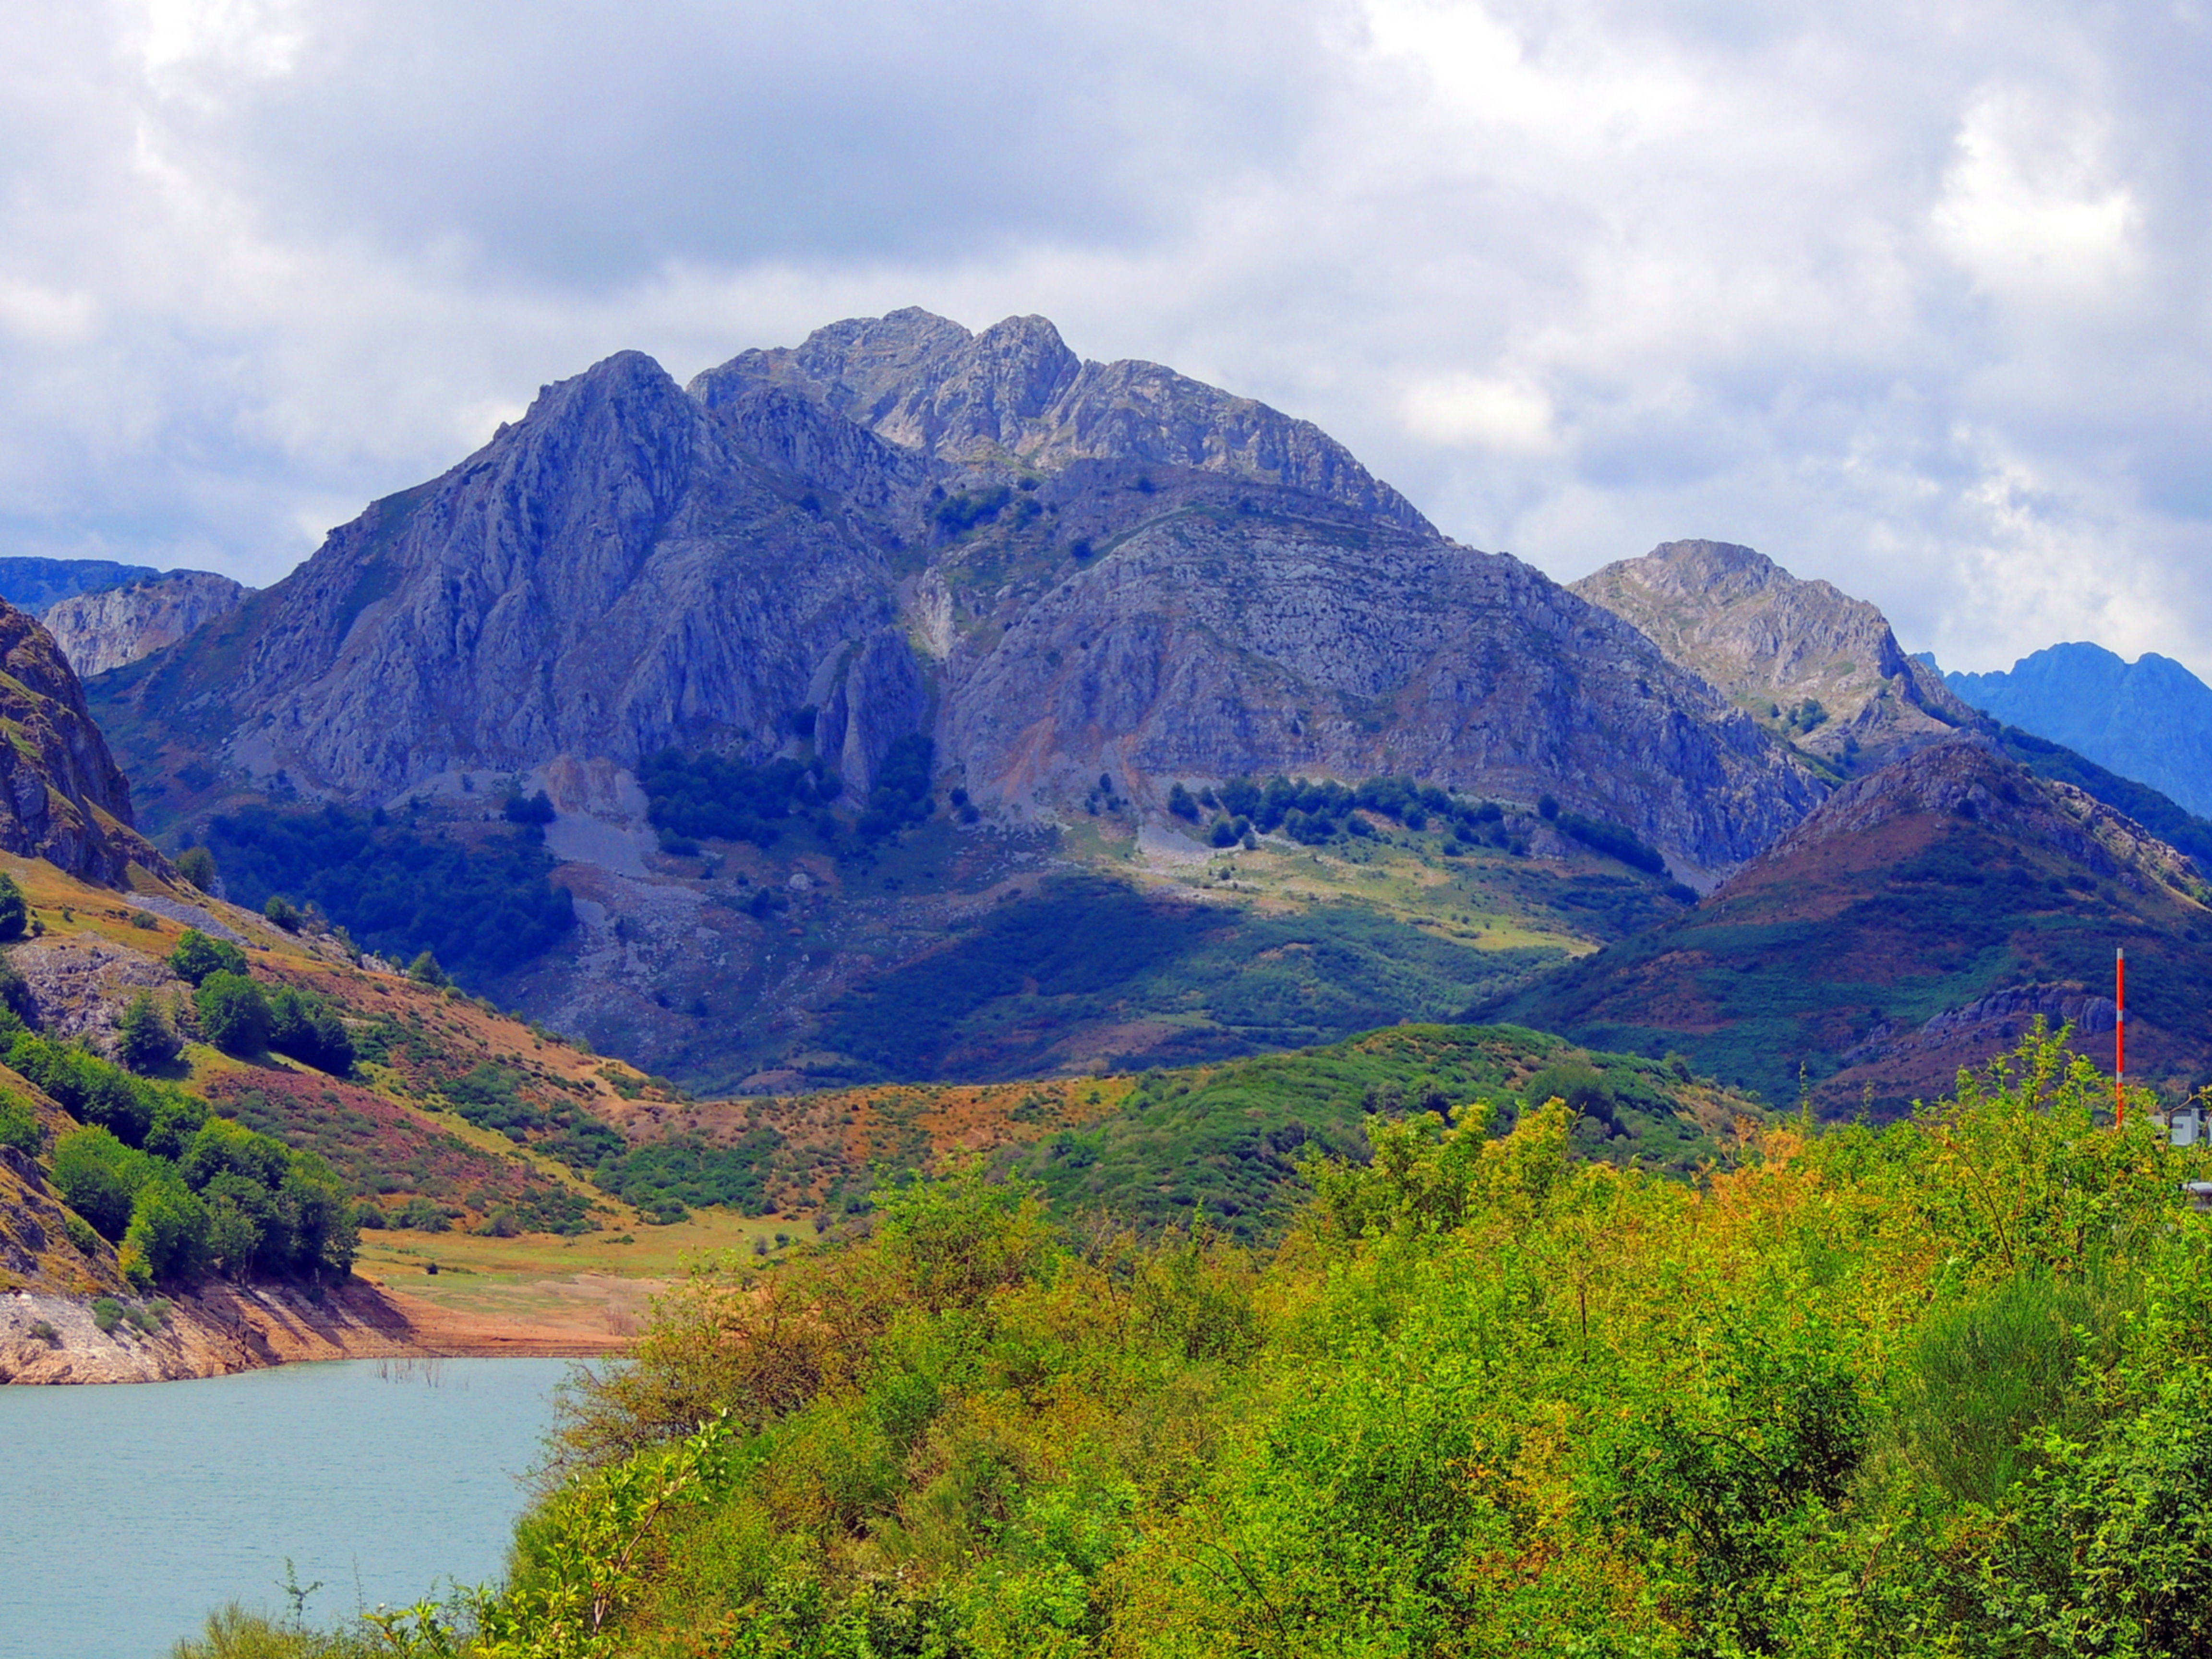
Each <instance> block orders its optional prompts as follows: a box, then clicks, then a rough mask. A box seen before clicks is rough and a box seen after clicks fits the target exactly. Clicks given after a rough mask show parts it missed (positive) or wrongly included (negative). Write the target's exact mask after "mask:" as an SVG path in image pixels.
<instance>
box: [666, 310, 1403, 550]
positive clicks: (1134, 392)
mask: <svg viewBox="0 0 2212 1659" xmlns="http://www.w3.org/2000/svg"><path fill="white" fill-rule="evenodd" d="M761 384H768V385H775V386H799V387H803V388H805V390H806V391H808V392H811V394H812V395H814V396H816V397H817V398H820V399H821V400H822V401H823V403H824V404H825V405H826V406H827V407H829V408H830V409H833V410H836V411H837V412H838V413H839V414H841V415H843V416H848V418H850V419H852V420H853V421H854V422H858V423H859V424H860V425H862V426H864V427H866V428H868V429H869V430H870V431H872V432H873V433H875V434H876V435H877V436H878V437H882V438H887V439H889V440H890V441H891V442H893V443H896V444H900V445H903V446H905V447H908V448H910V449H917V450H921V451H922V452H924V453H927V454H931V455H934V456H936V457H938V458H939V459H943V460H948V461H968V460H972V459H977V458H979V457H981V458H990V457H994V456H1001V455H1002V456H1006V457H1011V458H1014V459H1019V460H1021V461H1024V462H1027V463H1029V464H1030V465H1033V466H1036V467H1039V468H1042V469H1045V470H1048V471H1051V470H1057V469H1059V468H1060V467H1064V466H1066V465H1067V464H1068V463H1069V462H1071V461H1079V460H1115V461H1135V462H1140V463H1150V464H1152V465H1159V466H1187V467H1198V468H1202V469H1205V470H1206V471H1215V472H1225V473H1229V474H1231V475H1233V476H1237V477H1249V478H1252V479H1255V480H1259V481H1262V482H1265V483H1279V484H1287V485H1289V486H1291V488H1292V489H1302V490H1305V491H1308V492H1310V494H1313V495H1322V496H1326V497H1328V499H1329V500H1331V501H1340V502H1341V503H1343V504H1344V505H1346V506H1347V507H1357V508H1358V509H1359V510H1360V511H1361V512H1363V513H1372V514H1374V515H1375V516H1376V517H1378V518H1383V519H1388V520H1392V521H1393V522H1395V523H1398V524H1402V525H1406V526H1411V527H1413V528H1416V529H1422V530H1425V529H1428V528H1429V523H1428V520H1425V519H1424V518H1423V517H1422V516H1421V515H1420V513H1419V512H1417V511H1416V510H1415V509H1414V507H1413V503H1412V502H1410V501H1407V499H1406V498H1405V497H1404V496H1403V495H1400V494H1399V493H1398V492H1397V491H1396V490H1395V489H1391V488H1390V486H1389V485H1388V484H1386V483H1382V482H1380V481H1379V480H1377V479H1376V478H1375V477H1373V476H1371V475H1370V473H1369V472H1368V471H1367V469H1366V468H1365V467H1364V466H1362V465H1360V464H1359V463H1358V461H1357V460H1356V459H1353V457H1352V452H1351V451H1349V450H1347V449H1346V448H1345V447H1344V446H1343V445H1342V444H1340V443H1338V442H1337V441H1336V440H1334V438H1332V437H1330V436H1329V435H1328V434H1327V433H1325V432H1323V431H1322V429H1321V428H1319V427H1317V426H1316V425H1314V423H1313V422H1310V421H1301V420H1296V419H1293V418H1291V416H1286V415H1283V414H1280V413H1279V412H1278V411H1276V410H1273V409H1270V408H1268V407H1267V404H1262V403H1257V402H1255V401H1254V400H1253V399H1251V398H1238V397H1234V396H1232V395H1231V394H1230V393H1228V392H1222V391H1219V390H1218V389H1217V388H1215V387H1213V386H1206V385H1203V384H1201V383H1200V382H1199V381H1197V380H1191V379H1189V378H1188V376H1185V375H1182V374H1176V372H1175V371H1174V370H1172V369H1170V368H1162V367H1161V366H1160V365H1159V364H1158V363H1147V362H1136V361H1133V360H1125V361H1123V362H1114V363H1093V362H1084V361H1083V360H1082V359H1081V358H1079V357H1078V356H1076V355H1075V354H1074V353H1073V351H1071V350H1069V349H1068V348H1067V345H1066V342H1065V341H1063V340H1062V339H1061V338H1060V331H1059V330H1057V329H1056V328H1054V326H1053V325H1051V324H1050V323H1049V322H1048V321H1047V320H1046V319H1043V318H1042V317H1009V318H1007V319H1006V321H1004V322H1002V323H999V324H995V325H993V326H992V327H990V328H987V329H985V330H984V331H982V332H981V334H970V333H969V331H967V330H966V329H964V328H963V327H961V326H960V325H959V324H957V323H955V322H951V321H948V320H947V319H945V318H943V317H936V316H932V315H931V314H930V313H928V312H926V311H922V310H920V309H917V308H914V307H909V308H908V309H907V310H904V311H894V312H892V313H890V315H889V316H886V317H864V318H856V319H853V320H851V321H848V322H842V323H833V324H832V325H829V327H827V328H820V329H817V330H815V331H814V332H813V333H811V334H810V335H809V336H807V337H806V340H805V343H803V344H801V345H799V346H795V347H789V348H779V349H775V350H771V351H759V350H755V351H747V352H744V353H741V354H740V355H739V356H736V357H733V358H732V359H731V360H730V361H729V362H726V363H724V364H722V365H721V366H720V368H710V369H708V370H707V371H706V372H705V373H703V374H700V375H698V376H696V378H695V379H694V380H692V382H691V386H690V390H691V392H692V395H693V396H695V397H696V398H699V399H700V400H701V401H702V402H703V403H704V404H707V406H708V408H710V409H713V408H720V407H721V406H722V405H723V404H725V403H726V402H729V401H732V400H733V399H736V398H740V397H742V396H743V395H744V393H745V392H746V391H747V390H748V389H750V387H752V386H757V385H761Z"/></svg>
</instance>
